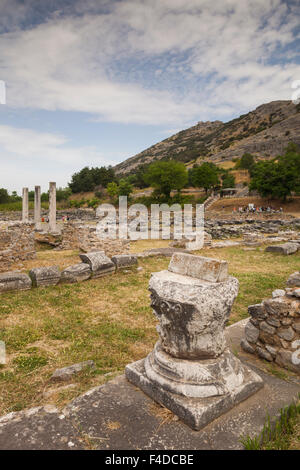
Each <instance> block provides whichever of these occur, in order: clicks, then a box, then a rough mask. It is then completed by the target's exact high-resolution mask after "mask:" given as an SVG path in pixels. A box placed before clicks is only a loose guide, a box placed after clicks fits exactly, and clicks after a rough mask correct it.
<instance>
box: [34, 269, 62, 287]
mask: <svg viewBox="0 0 300 470" xmlns="http://www.w3.org/2000/svg"><path fill="white" fill-rule="evenodd" d="M29 276H30V278H31V280H32V284H33V285H34V286H35V287H41V286H56V284H58V283H59V281H60V276H61V273H60V270H59V267H58V266H43V267H41V268H33V269H31V270H30V271H29Z"/></svg>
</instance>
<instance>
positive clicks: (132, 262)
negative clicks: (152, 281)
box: [111, 255, 138, 269]
mask: <svg viewBox="0 0 300 470" xmlns="http://www.w3.org/2000/svg"><path fill="white" fill-rule="evenodd" d="M111 260H112V262H113V263H114V264H115V265H116V268H117V269H123V268H130V267H132V266H136V265H137V264H138V259H137V256H135V255H115V256H112V258H111Z"/></svg>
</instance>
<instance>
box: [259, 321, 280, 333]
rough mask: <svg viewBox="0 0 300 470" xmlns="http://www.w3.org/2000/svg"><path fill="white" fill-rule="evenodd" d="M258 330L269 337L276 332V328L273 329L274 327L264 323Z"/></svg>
mask: <svg viewBox="0 0 300 470" xmlns="http://www.w3.org/2000/svg"><path fill="white" fill-rule="evenodd" d="M260 329H261V330H262V331H264V332H265V333H268V334H269V335H273V334H274V333H275V331H276V328H274V326H271V325H269V324H268V323H266V322H265V321H262V322H261V324H260Z"/></svg>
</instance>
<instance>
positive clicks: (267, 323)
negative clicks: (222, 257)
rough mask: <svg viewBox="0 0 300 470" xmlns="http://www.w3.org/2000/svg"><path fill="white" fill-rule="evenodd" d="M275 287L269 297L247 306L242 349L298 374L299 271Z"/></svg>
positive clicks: (299, 334)
mask: <svg viewBox="0 0 300 470" xmlns="http://www.w3.org/2000/svg"><path fill="white" fill-rule="evenodd" d="M287 286H288V287H287V288H286V289H277V290H275V291H274V292H273V294H272V298H271V299H267V300H264V301H263V302H262V303H261V304H256V305H250V306H249V307H248V312H249V315H250V317H251V318H250V320H249V322H248V323H247V325H246V327H245V338H244V339H243V340H242V342H241V346H242V348H243V349H244V350H245V351H247V352H249V353H252V354H256V355H257V356H259V357H260V358H262V359H265V360H267V361H269V362H275V363H276V364H278V365H279V366H281V367H284V368H286V369H289V370H292V371H294V372H297V373H298V374H300V273H299V272H298V273H294V274H292V275H291V276H290V278H289V280H288V281H287Z"/></svg>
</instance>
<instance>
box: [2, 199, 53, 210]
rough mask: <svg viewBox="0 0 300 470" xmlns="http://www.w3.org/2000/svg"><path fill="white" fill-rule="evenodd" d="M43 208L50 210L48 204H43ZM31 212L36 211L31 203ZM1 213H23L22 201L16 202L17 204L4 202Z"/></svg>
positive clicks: (29, 205) (29, 204) (30, 202)
mask: <svg viewBox="0 0 300 470" xmlns="http://www.w3.org/2000/svg"><path fill="white" fill-rule="evenodd" d="M41 206H42V208H43V209H48V208H49V203H48V202H42V203H41ZM28 207H29V210H33V209H34V203H33V202H32V201H29V203H28ZM0 211H5V212H7V211H22V201H15V202H3V203H2V204H0Z"/></svg>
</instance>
